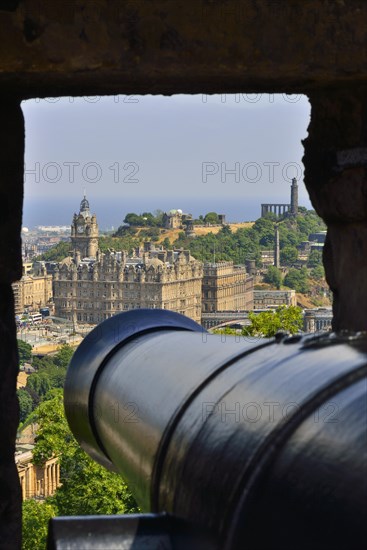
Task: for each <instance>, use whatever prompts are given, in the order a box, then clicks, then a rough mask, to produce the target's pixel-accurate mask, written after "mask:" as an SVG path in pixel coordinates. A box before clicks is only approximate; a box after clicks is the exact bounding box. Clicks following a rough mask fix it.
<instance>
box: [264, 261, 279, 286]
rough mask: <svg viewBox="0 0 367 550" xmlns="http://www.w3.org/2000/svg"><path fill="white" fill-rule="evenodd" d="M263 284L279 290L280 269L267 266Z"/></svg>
mask: <svg viewBox="0 0 367 550" xmlns="http://www.w3.org/2000/svg"><path fill="white" fill-rule="evenodd" d="M264 283H268V284H270V285H273V286H275V288H277V289H279V288H280V286H281V284H282V273H281V271H280V269H278V268H277V267H275V266H274V265H271V266H269V267H268V270H267V272H266V273H265V275H264Z"/></svg>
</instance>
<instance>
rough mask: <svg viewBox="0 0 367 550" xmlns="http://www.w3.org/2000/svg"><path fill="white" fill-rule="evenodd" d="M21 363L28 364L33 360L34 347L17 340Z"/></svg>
mask: <svg viewBox="0 0 367 550" xmlns="http://www.w3.org/2000/svg"><path fill="white" fill-rule="evenodd" d="M17 344H18V354H19V363H20V364H21V365H23V363H28V362H29V361H30V360H31V359H32V346H31V345H30V344H28V342H23V340H17Z"/></svg>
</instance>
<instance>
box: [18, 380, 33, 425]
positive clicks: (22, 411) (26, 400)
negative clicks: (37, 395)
mask: <svg viewBox="0 0 367 550" xmlns="http://www.w3.org/2000/svg"><path fill="white" fill-rule="evenodd" d="M17 396H18V401H19V420H20V422H24V421H25V419H26V418H27V416H28V415H29V414H30V413H31V412H32V410H33V399H32V397H31V396H30V395H29V393H28V392H27V390H25V389H23V388H20V389H19V390H17Z"/></svg>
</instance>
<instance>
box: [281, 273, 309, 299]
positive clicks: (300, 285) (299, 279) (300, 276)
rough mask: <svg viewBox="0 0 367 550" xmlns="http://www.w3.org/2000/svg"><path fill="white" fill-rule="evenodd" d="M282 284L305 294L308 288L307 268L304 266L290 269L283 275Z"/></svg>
mask: <svg viewBox="0 0 367 550" xmlns="http://www.w3.org/2000/svg"><path fill="white" fill-rule="evenodd" d="M284 284H285V286H287V287H289V288H293V289H294V290H295V291H296V292H301V293H302V294H306V292H308V291H309V290H310V285H309V282H308V272H307V269H306V268H305V267H302V268H301V269H295V268H292V269H290V270H289V271H288V273H287V275H286V276H285V277H284Z"/></svg>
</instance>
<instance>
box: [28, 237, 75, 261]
mask: <svg viewBox="0 0 367 550" xmlns="http://www.w3.org/2000/svg"><path fill="white" fill-rule="evenodd" d="M71 253H72V249H71V244H70V242H69V241H61V242H59V243H57V244H56V245H55V246H53V247H52V248H50V249H49V250H46V252H44V253H43V254H41V255H40V256H37V258H35V260H41V261H44V262H61V260H63V259H64V258H67V257H68V256H70V255H71Z"/></svg>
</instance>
